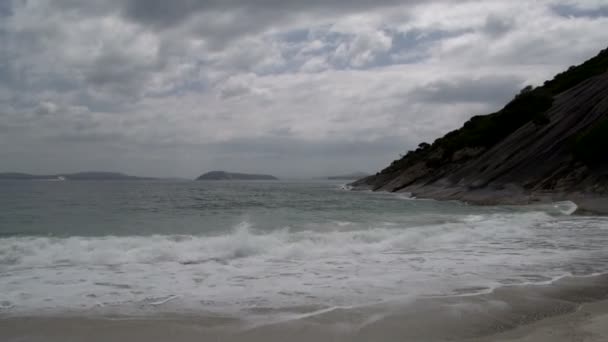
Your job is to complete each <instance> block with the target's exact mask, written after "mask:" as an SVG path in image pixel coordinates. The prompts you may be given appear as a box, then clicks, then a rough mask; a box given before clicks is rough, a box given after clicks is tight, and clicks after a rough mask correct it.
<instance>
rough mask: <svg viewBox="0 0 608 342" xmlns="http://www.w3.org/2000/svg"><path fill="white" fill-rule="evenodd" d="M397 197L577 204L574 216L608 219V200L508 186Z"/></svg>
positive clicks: (431, 189) (426, 190)
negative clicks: (592, 216)
mask: <svg viewBox="0 0 608 342" xmlns="http://www.w3.org/2000/svg"><path fill="white" fill-rule="evenodd" d="M348 185H349V186H351V188H350V189H351V190H354V191H359V190H371V191H374V192H381V191H386V190H383V189H377V190H372V189H370V188H369V187H367V186H361V185H354V183H352V184H348ZM387 192H390V191H387ZM395 193H410V194H411V195H412V196H413V197H415V198H421V199H434V200H438V201H454V200H456V201H462V202H466V203H470V204H475V205H481V206H487V205H530V204H548V203H553V202H560V201H571V202H573V203H575V204H576V206H577V209H576V211H575V212H574V213H573V214H574V215H601V216H605V215H608V196H606V195H604V196H602V195H598V194H588V193H564V192H549V191H547V192H526V191H525V190H524V189H523V188H521V187H519V186H517V185H506V186H504V187H502V188H500V189H487V188H480V189H473V190H471V189H468V188H465V187H440V186H432V185H423V186H416V185H412V186H408V187H405V188H403V189H400V190H399V191H395Z"/></svg>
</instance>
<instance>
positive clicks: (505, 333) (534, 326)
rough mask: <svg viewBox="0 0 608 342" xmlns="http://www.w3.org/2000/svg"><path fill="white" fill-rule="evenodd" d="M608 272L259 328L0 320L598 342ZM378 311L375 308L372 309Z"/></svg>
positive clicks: (78, 336) (245, 336)
mask: <svg viewBox="0 0 608 342" xmlns="http://www.w3.org/2000/svg"><path fill="white" fill-rule="evenodd" d="M607 299H608V274H602V275H594V276H582V277H566V278H561V279H559V280H556V281H554V282H551V283H549V284H544V285H519V286H505V287H500V288H497V289H495V290H493V291H491V292H489V293H483V294H473V295H463V296H455V297H432V298H419V299H416V300H414V301H411V302H406V303H384V304H382V305H377V306H375V307H374V306H372V307H366V308H343V309H335V310H331V311H328V312H324V313H320V314H318V315H313V316H306V317H302V318H297V319H292V320H286V321H280V322H275V323H270V324H266V325H256V326H252V325H247V324H243V323H244V322H243V321H239V320H229V319H228V320H227V319H224V318H219V317H197V316H183V317H180V316H164V317H163V316H161V317H156V316H155V317H133V318H129V317H86V316H76V315H73V316H51V317H49V316H44V317H4V318H0V338H1V339H2V340H3V341H31V342H37V341H48V342H55V341H57V342H58V341H84V340H87V341H126V340H128V341H134V342H137V341H142V342H143V341H146V342H154V341H167V340H171V341H207V340H210V341H216V340H218V341H234V342H236V341H254V342H255V341H285V340H290V341H296V342H297V341H302V342H304V341H313V340H314V341H374V340H375V341H467V342H490V341H505V342H506V341H513V342H528V341H539V342H544V341H554V342H562V341H564V342H565V341H590V342H595V341H605V340H606V338H607V336H608V300H607ZM379 309H381V310H379Z"/></svg>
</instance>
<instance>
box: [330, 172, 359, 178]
mask: <svg viewBox="0 0 608 342" xmlns="http://www.w3.org/2000/svg"><path fill="white" fill-rule="evenodd" d="M368 176H369V173H365V172H353V173H349V174H346V175H339V176H331V177H327V179H330V180H356V179H361V178H364V177H368Z"/></svg>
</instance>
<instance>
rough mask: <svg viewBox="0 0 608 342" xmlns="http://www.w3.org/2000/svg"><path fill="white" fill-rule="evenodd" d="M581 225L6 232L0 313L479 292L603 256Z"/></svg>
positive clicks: (527, 217) (209, 307)
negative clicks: (202, 232)
mask: <svg viewBox="0 0 608 342" xmlns="http://www.w3.org/2000/svg"><path fill="white" fill-rule="evenodd" d="M578 220H582V218H581V219H579V218H576V217H568V220H560V218H559V217H558V218H556V217H555V216H552V215H548V214H547V213H545V212H541V211H538V212H513V213H495V214H477V215H469V216H466V215H462V216H455V217H454V218H453V220H452V221H450V222H449V223H444V224H436V225H427V226H415V227H403V226H400V225H399V224H395V223H394V222H387V223H386V224H378V226H377V227H368V226H362V225H358V224H356V223H354V222H348V221H335V222H333V223H332V224H328V225H321V226H317V227H316V228H315V229H311V230H307V231H298V232H294V231H290V230H289V229H281V230H276V231H272V232H263V231H258V230H256V227H254V226H252V225H251V224H250V223H249V222H243V223H241V224H239V225H237V226H236V227H234V229H233V230H232V231H231V232H230V233H228V234H225V235H217V236H188V235H154V236H106V237H67V238H54V237H8V238H2V239H0V303H4V304H2V306H1V307H0V310H2V311H3V312H14V313H24V312H25V313H30V314H31V313H39V312H43V311H45V310H103V312H113V311H116V312H120V313H125V312H135V313H138V314H141V313H148V312H158V311H163V312H164V311H169V312H182V311H189V312H190V311H195V312H200V311H205V312H208V311H209V312H222V313H230V314H239V312H244V311H246V310H249V309H256V308H257V309H260V308H262V309H263V308H268V309H272V310H281V309H288V308H292V307H302V306H305V307H308V306H310V307H314V308H315V309H314V310H312V313H314V312H317V311H319V310H325V309H328V308H333V307H345V306H353V305H368V304H373V303H377V302H384V301H387V300H392V299H402V298H407V297H417V296H430V295H449V294H453V293H459V289H467V288H471V289H473V290H472V291H473V292H483V291H485V290H484V289H491V288H493V287H495V286H498V285H500V284H502V283H501V280H502V279H503V278H505V279H510V280H513V281H514V282H519V283H525V282H527V281H529V279H528V278H529V277H527V276H526V275H529V274H532V275H538V276H539V277H543V278H544V279H553V278H554V277H556V276H559V275H562V274H564V273H565V272H567V271H568V270H567V269H565V268H564V267H567V266H568V265H570V263H571V262H572V260H575V261H576V260H578V259H581V260H583V259H584V258H592V257H594V255H595V254H593V253H596V252H597V253H600V252H601V251H602V250H603V249H602V246H603V245H602V239H601V237H602V235H601V234H604V235H606V231H605V230H604V229H603V227H604V226H605V224H606V221H601V220H600V221H584V225H581V222H579V221H578ZM332 226H333V229H332ZM581 226H584V227H585V229H586V230H585V231H582V230H581V229H579V227H581ZM604 238H606V237H605V236H604ZM595 251H596V252H595ZM566 261H567V262H566ZM597 265H605V262H604V263H600V262H598V263H597ZM598 267H599V266H598ZM592 271H594V272H602V271H605V270H603V269H595V270H592ZM475 289H478V290H475ZM129 310H131V311H129ZM303 314H306V313H303Z"/></svg>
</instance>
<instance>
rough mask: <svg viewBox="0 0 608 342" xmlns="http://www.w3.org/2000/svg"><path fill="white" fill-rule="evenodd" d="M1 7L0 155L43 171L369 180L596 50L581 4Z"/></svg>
mask: <svg viewBox="0 0 608 342" xmlns="http://www.w3.org/2000/svg"><path fill="white" fill-rule="evenodd" d="M12 4H13V8H12V10H11V11H10V12H11V13H12V14H11V15H10V16H6V17H2V18H0V132H1V133H2V134H0V136H1V139H2V142H3V144H2V147H0V158H3V160H4V161H5V162H6V163H7V164H6V165H9V166H7V167H9V168H14V169H21V170H23V169H27V168H32V169H40V170H42V169H45V168H47V169H48V170H46V171H49V172H54V171H61V172H63V171H69V170H65V169H61V170H59V169H57V168H58V167H60V166H61V167H72V168H74V169H94V168H104V167H105V166H106V165H115V166H116V168H119V169H123V170H125V171H130V172H134V173H142V174H150V173H149V170H150V167H152V166H153V165H160V166H158V169H155V170H156V171H154V173H156V174H158V175H161V174H163V173H171V174H170V175H187V176H194V175H196V174H198V173H199V172H200V171H201V170H200V168H201V167H203V166H204V165H209V164H213V165H211V166H209V168H222V167H223V165H225V166H226V167H228V166H231V167H235V168H240V169H243V170H245V169H249V170H256V171H264V170H262V169H264V168H268V169H273V168H279V167H281V168H283V169H282V170H284V171H283V172H286V173H294V172H297V173H299V175H312V174H314V173H315V172H318V170H319V169H324V168H327V169H328V172H329V173H335V172H342V171H344V172H349V171H352V170H348V169H347V168H348V167H351V166H352V169H357V170H359V169H364V170H368V171H370V172H371V171H374V170H376V169H380V168H382V167H383V166H384V164H385V163H386V162H389V161H390V160H391V159H393V158H395V157H397V155H398V154H399V153H402V152H404V151H405V150H407V149H408V148H410V147H415V146H416V145H417V143H418V142H420V141H421V140H426V141H431V140H433V139H434V138H436V137H438V135H441V134H443V133H445V132H447V131H448V130H450V129H453V128H456V127H458V126H459V125H461V124H462V122H463V121H464V120H466V119H467V118H468V117H469V116H471V115H475V114H481V113H485V112H489V111H492V110H495V109H497V108H498V107H499V106H500V104H501V103H503V101H505V99H508V98H509V97H510V96H512V95H513V92H514V89H517V88H518V87H520V86H522V85H523V84H528V83H536V84H538V83H541V82H542V81H543V80H545V79H546V78H549V77H551V75H552V74H554V73H556V72H558V71H561V70H562V69H564V68H566V67H567V66H569V65H571V64H576V63H579V62H582V61H584V60H585V59H587V58H589V57H591V56H592V55H594V54H595V53H597V52H598V51H599V50H600V49H602V48H604V47H605V46H604V45H605V44H606V43H605V42H606V41H608V31H606V30H605V29H604V28H605V27H608V17H607V16H603V15H601V13H603V12H601V11H600V10H599V9H600V8H602V7H601V6H602V5H603V3H602V2H601V1H595V0H587V1H570V0H542V1H535V2H528V3H526V4H522V3H520V2H514V1H506V0H490V1H476V0H471V1H448V0H443V1H431V2H429V1H408V2H402V1H389V0H386V1H380V2H378V1H367V0H356V1H352V2H349V3H348V4H346V3H345V2H342V1H311V2H300V1H298V2H296V1H274V0H268V1H261V2H255V3H254V2H249V1H247V2H245V1H231V2H225V1H206V2H191V1H174V2H164V1H141V0H125V1H119V0H112V1H105V2H79V1H73V0H46V1H43V0H40V1H36V2H13V3H12ZM555 6H572V8H573V9H572V11H574V10H581V9H584V10H585V11H591V12H584V14H585V15H580V13H578V12H577V15H576V16H568V15H563V14H564V13H561V12H560V13H557V12H556V11H555V10H554V8H555ZM569 9H570V7H564V8H562V10H563V11H566V12H565V13H566V14H567V11H568V10H569ZM593 11H597V13H598V15H588V13H595V12H593ZM480 87H481V88H480ZM482 95H483V96H482ZM7 141H11V142H13V144H8V145H7V144H6V142H7ZM9 145H10V146H9ZM322 146H324V147H325V148H321V147H322ZM51 151H52V152H51ZM366 151H367V152H366ZM372 151H373V152H372ZM45 152H48V154H49V155H52V156H53V158H54V159H53V161H52V162H51V161H48V160H47V159H41V157H40V156H41V155H42V154H44V153H45ZM110 152H111V153H110ZM92 155H96V157H95V158H93V157H92ZM256 158H257V159H256ZM35 160H46V162H47V163H48V165H46V166H45V165H41V164H39V162H35ZM163 161H164V162H163ZM37 163H38V164H37ZM79 163H81V164H84V165H81V164H79ZM286 163H287V164H289V165H288V166H286ZM341 163H342V164H341ZM216 164H217V165H216ZM167 165H174V167H169V166H167ZM239 165H240V167H239ZM340 165H344V166H343V167H341V166H340ZM346 165H349V166H346ZM316 170H317V171H316Z"/></svg>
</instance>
